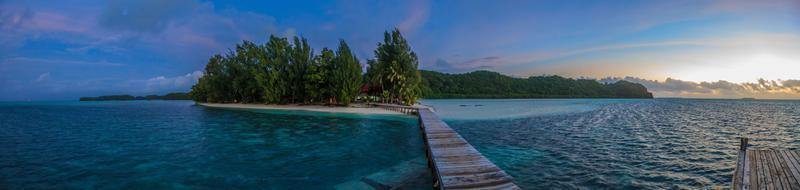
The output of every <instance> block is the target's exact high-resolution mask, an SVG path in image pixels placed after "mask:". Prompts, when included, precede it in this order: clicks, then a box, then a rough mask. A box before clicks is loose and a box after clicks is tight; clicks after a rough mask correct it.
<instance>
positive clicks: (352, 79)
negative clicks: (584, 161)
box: [190, 29, 653, 109]
mask: <svg viewBox="0 0 800 190" xmlns="http://www.w3.org/2000/svg"><path fill="white" fill-rule="evenodd" d="M374 52H375V56H374V57H373V58H371V59H368V60H367V64H366V65H367V67H366V72H365V73H363V69H362V68H363V67H362V64H361V63H359V59H358V58H357V57H356V56H355V54H354V53H353V52H352V51H351V49H350V47H349V46H348V45H347V43H346V42H345V41H344V40H340V41H339V47H338V48H337V49H336V50H332V49H329V48H322V50H321V51H320V54H318V55H317V54H315V52H314V50H313V49H312V48H311V47H310V46H309V44H308V42H307V40H306V39H305V38H303V37H294V38H293V40H292V41H291V42H290V40H289V39H287V38H282V37H276V36H270V37H269V40H268V41H267V43H265V44H262V45H259V44H255V43H252V42H249V41H244V42H242V43H241V44H238V45H237V46H236V48H235V49H234V50H231V51H230V52H229V53H227V54H225V55H214V56H212V57H211V58H210V59H209V60H208V64H206V68H205V72H204V75H203V77H201V78H200V79H199V81H198V82H197V84H196V85H194V86H193V87H192V91H191V92H190V96H191V98H192V99H193V100H194V101H195V102H198V103H199V104H200V105H214V106H212V107H221V105H223V104H262V105H263V104H273V105H293V106H292V107H299V106H304V105H315V106H319V105H325V106H340V107H347V106H348V105H350V104H351V103H370V102H380V103H392V104H403V105H414V104H415V103H416V101H417V99H419V98H430V99H434V98H653V95H652V94H651V93H650V92H648V91H647V88H645V87H644V86H643V85H641V84H637V83H631V82H627V81H618V82H616V83H611V84H602V83H599V82H597V81H596V80H591V79H577V80H576V79H570V78H564V77H560V76H534V77H529V78H514V77H510V76H506V75H502V74H500V73H496V72H491V71H475V72H470V73H465V74H446V73H440V72H436V71H425V70H419V69H418V68H419V61H418V58H417V55H416V53H414V52H413V51H412V50H411V46H410V45H409V44H408V43H407V41H406V39H405V38H404V37H403V36H402V35H401V34H400V31H399V30H397V29H395V30H393V31H391V32H389V31H387V32H384V39H383V42H381V43H378V47H377V48H376V49H375V51H374ZM209 103H212V104H209ZM228 107H229V106H228ZM246 107H249V108H263V109H270V108H272V107H269V106H246ZM285 107H286V106H281V108H282V109H283V108H285Z"/></svg>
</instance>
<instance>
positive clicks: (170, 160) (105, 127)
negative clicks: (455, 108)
mask: <svg viewBox="0 0 800 190" xmlns="http://www.w3.org/2000/svg"><path fill="white" fill-rule="evenodd" d="M423 146H424V145H423V142H422V139H421V137H420V133H419V129H418V127H417V120H416V119H415V118H414V117H410V116H365V115H354V114H325V113H315V112H287V111H274V112H258V111H244V110H223V109H212V108H205V107H201V106H195V105H194V104H193V103H192V102H189V101H109V102H77V101H75V102H2V103H0V189H97V188H101V189H120V188H124V189H357V188H362V187H365V186H366V187H375V186H380V185H393V186H401V187H403V188H406V189H429V188H430V187H431V184H432V181H431V177H430V173H429V172H428V170H427V168H426V163H425V152H424V147H423Z"/></svg>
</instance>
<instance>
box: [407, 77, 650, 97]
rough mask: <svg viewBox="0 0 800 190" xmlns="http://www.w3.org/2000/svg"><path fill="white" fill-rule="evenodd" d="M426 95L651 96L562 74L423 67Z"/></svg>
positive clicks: (636, 87)
mask: <svg viewBox="0 0 800 190" xmlns="http://www.w3.org/2000/svg"><path fill="white" fill-rule="evenodd" d="M421 73H422V85H423V88H422V91H423V94H424V96H423V97H425V98H652V97H653V95H652V94H651V93H649V92H647V88H645V87H644V86H642V85H641V84H636V83H631V82H627V81H618V82H616V83H613V84H601V83H599V82H597V81H595V80H588V79H577V80H576V79H569V78H563V77H560V76H535V77H528V78H514V77H509V76H505V75H502V74H500V73H496V72H491V71H475V72H470V73H465V74H445V73H439V72H435V71H422V72H421Z"/></svg>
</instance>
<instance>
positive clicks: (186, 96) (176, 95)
mask: <svg viewBox="0 0 800 190" xmlns="http://www.w3.org/2000/svg"><path fill="white" fill-rule="evenodd" d="M191 99H192V98H191V97H190V96H189V94H188V93H183V92H175V93H169V94H166V95H163V96H159V95H147V96H131V95H109V96H98V97H81V98H80V101H109V100H191Z"/></svg>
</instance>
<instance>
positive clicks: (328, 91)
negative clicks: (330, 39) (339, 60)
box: [316, 48, 336, 104]
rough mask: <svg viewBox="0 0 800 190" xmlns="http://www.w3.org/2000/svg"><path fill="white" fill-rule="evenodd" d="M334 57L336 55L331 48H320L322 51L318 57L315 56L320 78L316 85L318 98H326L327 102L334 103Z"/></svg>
mask: <svg viewBox="0 0 800 190" xmlns="http://www.w3.org/2000/svg"><path fill="white" fill-rule="evenodd" d="M334 59H336V55H335V54H334V53H333V50H331V49H328V48H322V52H321V53H320V55H319V57H317V59H316V61H317V66H318V72H320V73H319V75H320V76H322V79H321V80H320V81H317V82H319V83H318V84H317V85H318V86H317V88H318V91H319V96H320V100H327V103H328V104H335V103H336V102H334V101H336V98H335V97H336V94H335V92H336V86H335V84H334V81H335V80H334V77H335V74H334V70H335V66H336V65H335V63H334Z"/></svg>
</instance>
